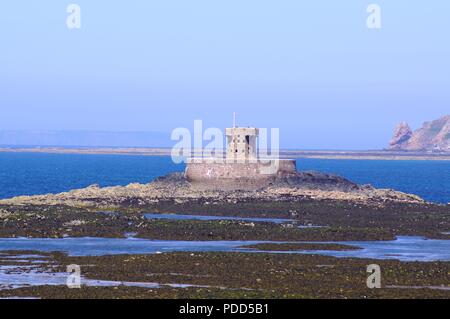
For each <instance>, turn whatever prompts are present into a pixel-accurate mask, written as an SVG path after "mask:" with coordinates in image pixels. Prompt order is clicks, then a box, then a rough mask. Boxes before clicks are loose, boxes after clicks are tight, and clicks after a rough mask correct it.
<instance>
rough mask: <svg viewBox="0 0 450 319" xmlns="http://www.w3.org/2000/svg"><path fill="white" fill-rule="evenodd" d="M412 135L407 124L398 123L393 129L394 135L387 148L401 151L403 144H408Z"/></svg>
mask: <svg viewBox="0 0 450 319" xmlns="http://www.w3.org/2000/svg"><path fill="white" fill-rule="evenodd" d="M412 135H413V131H412V130H411V128H410V127H409V125H408V123H406V122H400V123H399V124H397V126H396V127H395V129H394V135H393V136H392V138H391V141H390V142H389V146H390V147H391V148H392V149H401V148H402V147H403V146H404V144H406V143H407V142H408V140H409V139H410V138H411V136H412Z"/></svg>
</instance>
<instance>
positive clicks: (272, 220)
mask: <svg viewBox="0 0 450 319" xmlns="http://www.w3.org/2000/svg"><path fill="white" fill-rule="evenodd" d="M144 216H145V218H147V219H170V220H203V221H208V220H238V221H246V222H266V223H275V224H282V223H290V222H293V221H294V220H293V219H284V218H259V217H230V216H211V215H180V214H144Z"/></svg>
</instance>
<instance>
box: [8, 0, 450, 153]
mask: <svg viewBox="0 0 450 319" xmlns="http://www.w3.org/2000/svg"><path fill="white" fill-rule="evenodd" d="M70 3H77V4H79V5H80V7H81V29H79V30H78V29H72V30H70V29H68V28H67V26H66V18H67V16H68V13H67V12H66V8H67V6H68V5H69V4H70ZM371 3H377V4H379V5H380V7H381V9H382V12H381V13H382V27H381V29H380V30H373V29H368V28H367V26H366V19H367V17H368V15H369V14H368V13H367V12H366V9H367V6H368V5H369V4H371ZM449 37H450V1H443V0H429V1H425V0H420V1H419V0H416V1H414V0H395V1H392V0H389V1H387V0H385V1H381V0H368V1H366V0H341V1H336V0H310V1H299V0H271V1H269V0H164V1H161V0H159V1H156V0H139V1H138V0H130V1H105V0H95V1H92V0H70V1H63V0H40V1H25V0H14V1H4V2H2V5H1V10H0V40H1V47H0V108H1V113H0V130H2V129H51V130H61V129H68V130H69V129H70V130H73V129H82V130H112V131H162V132H168V133H170V132H171V131H172V129H173V128H175V127H178V126H184V127H189V128H191V127H192V125H193V120H194V119H203V120H204V121H205V125H206V126H215V127H225V126H229V125H231V119H232V116H231V113H232V112H233V111H236V112H237V113H238V124H241V125H254V126H259V127H279V128H280V130H281V133H280V135H281V144H282V146H283V147H297V148H308V149H370V148H381V147H384V146H385V145H386V143H387V141H388V140H389V138H390V135H391V131H392V129H393V126H394V125H395V124H396V123H397V122H398V121H402V120H405V121H408V122H409V123H410V124H411V126H413V128H417V127H418V126H419V125H420V124H421V123H422V122H423V121H425V120H431V119H434V118H437V117H440V116H442V115H445V114H448V113H450V41H449ZM168 136H169V135H168Z"/></svg>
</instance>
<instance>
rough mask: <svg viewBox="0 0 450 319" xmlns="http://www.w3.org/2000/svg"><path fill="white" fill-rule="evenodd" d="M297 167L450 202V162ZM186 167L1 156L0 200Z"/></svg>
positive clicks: (307, 162) (164, 159)
mask: <svg viewBox="0 0 450 319" xmlns="http://www.w3.org/2000/svg"><path fill="white" fill-rule="evenodd" d="M297 168H298V170H306V171H320V172H325V173H331V174H337V175H341V176H343V177H345V178H347V179H349V180H351V181H354V182H356V183H359V184H371V185H373V186H375V187H378V188H391V189H396V190H399V191H402V192H406V193H412V194H416V195H419V196H420V197H422V198H424V199H426V200H428V201H432V202H436V203H449V202H450V161H438V160H395V161H394V160H359V159H351V160H346V159H345V160H343V159H310V158H299V159H297ZM184 169H185V166H184V164H175V163H174V162H173V161H172V159H171V157H169V156H129V155H91V154H47V153H14V152H12V153H0V198H2V199H3V198H10V197H14V196H19V195H36V194H47V193H59V192H64V191H69V190H71V189H75V188H83V187H87V186H89V185H92V184H98V185H100V186H114V185H127V184H129V183H148V182H151V181H152V180H154V179H155V178H157V177H158V176H163V175H166V174H169V173H172V172H183V171H184Z"/></svg>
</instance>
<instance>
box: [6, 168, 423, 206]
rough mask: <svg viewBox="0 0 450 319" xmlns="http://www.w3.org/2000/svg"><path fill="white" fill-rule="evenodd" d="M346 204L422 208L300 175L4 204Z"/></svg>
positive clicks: (83, 192)
mask: <svg viewBox="0 0 450 319" xmlns="http://www.w3.org/2000/svg"><path fill="white" fill-rule="evenodd" d="M303 199H312V200H346V201H353V202H355V203H369V204H376V205H378V204H380V203H381V204H382V203H385V202H388V201H394V202H408V203H419V202H423V200H422V199H421V198H419V197H418V196H415V195H410V194H405V193H401V192H398V191H394V190H389V189H376V188H373V187H372V186H370V185H363V186H360V185H357V184H355V183H353V182H351V181H349V180H347V179H345V178H342V177H339V176H336V175H329V174H323V173H318V172H297V173H293V174H287V175H283V176H280V177H278V178H276V179H275V180H274V181H273V182H272V183H271V184H270V185H267V186H264V187H263V188H261V189H258V190H254V191H243V190H239V191H232V190H229V191H223V190H222V191H220V190H213V189H211V190H205V189H201V188H197V187H196V185H194V184H191V183H190V182H189V181H188V180H187V179H186V178H185V177H184V175H183V174H181V173H175V174H170V175H168V176H165V177H160V178H158V179H156V180H155V181H154V182H152V183H149V184H130V185H128V186H115V187H104V188H100V187H99V186H98V185H92V186H89V187H87V188H83V189H77V190H72V191H69V192H66V193H60V194H48V195H37V196H20V197H15V198H12V199H6V200H1V201H0V204H5V205H68V206H74V207H92V208H110V207H120V206H131V207H136V208H139V207H145V206H146V205H154V204H155V203H158V202H164V201H172V202H175V203H189V202H190V201H194V202H198V201H202V202H208V203H235V202H238V201H298V200H303Z"/></svg>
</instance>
